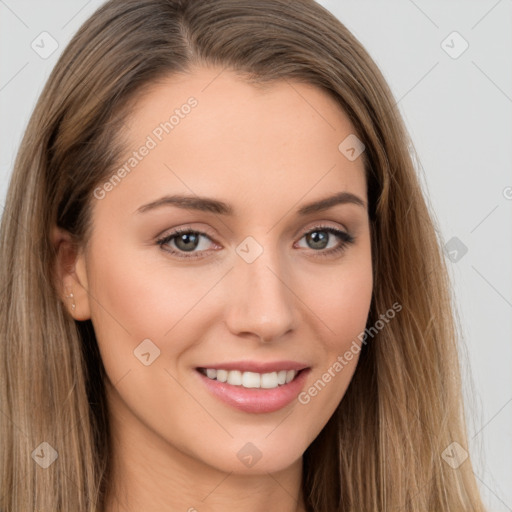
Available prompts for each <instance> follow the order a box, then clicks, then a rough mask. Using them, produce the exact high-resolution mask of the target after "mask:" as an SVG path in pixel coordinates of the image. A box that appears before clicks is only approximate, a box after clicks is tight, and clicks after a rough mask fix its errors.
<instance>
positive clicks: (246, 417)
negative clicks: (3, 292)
mask: <svg viewBox="0 0 512 512" xmlns="http://www.w3.org/2000/svg"><path fill="white" fill-rule="evenodd" d="M219 73H220V74H219ZM190 97H194V98H195V99H196V100H197V105H196V106H195V107H194V108H192V109H190V111H189V109H184V110H186V111H189V113H188V114H186V115H183V117H180V120H179V122H178V123H177V124H176V126H174V128H173V129H172V131H170V132H169V133H164V134H163V136H162V140H158V139H157V138H156V136H155V135H154V129H155V127H157V126H158V125H159V123H161V122H163V121H165V120H168V119H169V116H170V114H172V111H173V110H174V109H175V108H180V106H182V105H183V104H185V103H186V102H187V99H188V98H190ZM184 110H183V111H184ZM183 111H181V112H182V113H183ZM353 133H355V131H354V128H353V126H352V125H351V123H350V122H349V120H348V118H347V116H346V115H345V114H344V113H343V112H342V111H341V109H340V108H339V107H338V105H337V104H336V103H335V101H334V100H333V99H332V98H330V97H329V96H328V95H327V94H326V93H324V92H323V91H321V90H320V89H317V88H315V87H313V86H309V85H306V84H300V83H295V82H287V81H279V82H274V83H272V84H270V85H268V86H267V87H265V88H257V87H255V86H253V85H250V84H248V83H247V82H246V81H244V80H243V79H242V78H241V77H239V76H237V75H235V74H234V73H232V72H230V71H228V70H224V71H222V72H221V70H220V69H215V68H198V69H195V70H194V71H193V72H190V73H188V74H186V75H179V76H173V77H170V78H169V79H168V80H166V81H165V82H162V83H160V84H157V85H155V87H154V88H153V89H152V90H151V91H150V92H149V93H147V94H146V95H144V96H142V97H140V98H139V101H138V102H137V105H136V108H135V109H134V110H133V112H132V117H131V122H130V123H129V126H128V127H127V136H128V140H130V141H131V147H132V150H133V151H135V150H137V149H138V148H140V146H141V145H142V144H144V143H145V141H146V140H147V137H148V135H151V136H152V138H153V139H154V140H155V141H156V142H157V144H156V147H154V148H152V149H151V150H150V151H149V152H148V154H147V155H146V156H145V157H144V158H142V159H141V160H140V162H138V164H137V166H136V167H135V168H133V170H132V171H131V172H130V173H129V174H128V175H126V176H125V177H124V178H123V179H122V181H121V182H120V183H118V184H116V185H115V186H114V187H112V188H111V189H110V190H108V192H107V193H105V194H104V197H102V198H101V199H96V198H93V199H92V201H93V205H92V206H93V210H92V212H93V226H94V229H93V234H92V238H91V240H90V242H89V244H88V245H87V246H86V247H84V248H83V250H80V251H79V252H77V253H74V252H73V251H71V250H70V249H69V248H70V246H69V240H70V239H69V236H68V234H67V233H65V232H64V231H62V230H59V229H55V230H54V233H53V241H54V243H55V245H56V246H58V247H59V248H60V251H59V259H58V263H59V271H60V277H61V286H62V290H63V300H65V301H66V304H67V305H68V306H69V312H70V313H71V314H72V315H73V316H74V318H75V319H76V320H86V319H91V320H92V323H93V325H94V329H95V332H96V336H97V340H98V345H99V348H100V352H101V357H102V360H103V362H104V366H105V369H106V372H107V375H108V381H107V383H106V386H107V397H108V403H109V411H110V416H111V423H112V431H113V438H114V446H113V450H114V457H113V465H114V477H113V482H112V489H111V492H110V494H109V496H108V500H107V504H106V508H105V511H106V512H117V511H130V512H131V511H138V512H149V511H151V512H153V511H157V510H158V511H160V510H166V511H171V510H172V511H184V512H185V511H189V512H193V511H194V510H197V511H198V512H208V511H217V512H218V511H222V512H229V511H235V510H245V511H248V512H251V511H253V512H259V511H261V510H265V511H267V512H277V511H279V512H292V511H294V512H298V511H305V510H306V509H305V507H304V501H303V498H302V495H301V491H300V489H301V478H302V455H303V453H304V451H305V450H306V449H307V448H308V446H309V445H310V444H311V442H312V441H313V440H314V439H315V437H316V436H317V435H318V434H319V432H320V431H321V430H322V428H323V427H324V426H325V424H326V423H327V421H328V420H329V418H330V417H331V415H332V414H333V412H334V410H335V409H336V407H337V405H338V404H339V402H340V401H341V400H342V398H343V396H344V394H345V392H346V389H347V387H348V385H349V383H350V380H351V378H352V376H353V373H354V371H355V368H356V364H357V360H358V354H357V353H356V354H355V355H354V357H353V358H352V359H351V360H350V361H347V362H346V364H345V365H344V367H343V369H342V371H338V372H334V373H333V371H332V367H333V364H334V363H335V362H336V361H337V358H338V356H340V355H343V354H344V353H345V352H346V351H347V350H349V348H350V347H351V346H352V344H353V342H354V340H356V339H357V336H358V335H359V334H360V333H361V332H362V331H364V329H365V325H366V320H367V315H368V312H369V308H370V302H371V294H372V287H373V282H372V264H371V244H370V227H369V220H368V212H367V208H366V204H367V195H366V180H365V174H364V167H363V161H362V158H357V159H355V160H354V161H350V160H349V159H347V158H346V157H345V155H344V154H342V153H341V152H340V150H339V149H338V145H339V144H340V142H341V141H343V140H344V139H345V138H346V137H347V136H348V135H350V134H353ZM152 134H153V135H152ZM129 156H130V155H127V158H129ZM106 188H109V187H106ZM103 190H105V189H103ZM343 191H345V192H350V193H352V194H354V195H355V196H357V197H359V198H360V199H361V200H362V201H363V203H364V205H363V206H361V205H358V204H354V203H343V204H336V205H335V206H332V207H331V208H329V209H327V210H324V211H318V212H316V213H315V212H313V213H308V214H307V215H299V214H298V209H299V208H301V207H302V206H304V205H306V204H309V203H311V202H314V201H318V200H320V199H323V198H326V197H328V196H331V195H333V194H335V193H337V192H343ZM173 194H183V195H189V196H192V197H196V196H207V197H210V198H215V199H218V200H221V201H223V202H225V203H227V204H229V205H231V207H232V208H233V215H232V216H229V215H222V214H220V213H216V212H206V211H195V210H193V209H188V210H187V209H183V208H179V207H177V206H175V205H174V206H172V205H166V206H161V207H159V208H155V209H150V210H147V211H145V212H138V209H139V208H140V207H141V206H142V205H146V204H148V203H151V202H152V201H155V200H157V199H159V198H161V197H162V196H164V195H173ZM319 225H320V226H322V228H325V227H329V228H335V229H338V230H340V231H343V232H348V233H349V234H350V235H352V236H353V237H354V242H353V243H347V244H346V245H345V246H344V248H343V249H342V250H341V251H340V252H338V253H332V252H331V253H330V254H328V253H329V251H330V250H331V249H334V248H336V247H338V246H341V245H342V244H344V241H343V239H341V238H339V237H338V236H337V235H335V234H332V233H329V232H327V231H325V230H322V229H316V230H315V229H313V228H316V227H317V226H319ZM179 227H183V228H188V229H189V230H191V231H199V232H201V233H205V235H202V236H200V237H199V243H198V244H197V246H196V247H194V248H193V249H192V250H190V251H187V247H189V248H190V247H192V246H193V245H194V244H193V243H191V242H190V238H189V241H188V245H187V244H186V243H181V244H179V242H178V240H179V238H180V237H175V238H174V240H173V241H169V242H167V243H166V245H164V246H162V247H161V246H160V245H158V244H157V240H158V239H159V238H162V237H163V236H164V235H167V234H171V233H172V232H173V230H174V229H175V228H179ZM312 231H316V232H317V233H318V235H320V236H322V237H323V238H322V240H325V244H324V246H321V245H320V243H319V238H316V239H315V238H313V237H312V236H311V235H308V233H311V232H312ZM248 236H250V237H252V238H253V239H254V240H255V241H256V242H257V244H258V246H259V247H261V248H262V250H263V252H262V253H261V254H260V255H259V256H258V257H257V258H256V259H255V260H254V261H252V262H251V263H248V262H247V261H246V260H245V259H244V258H243V257H241V254H242V253H241V252H240V253H239V252H237V247H239V246H240V244H241V243H242V242H243V241H244V240H245V239H246V237H248ZM182 240H183V239H182ZM315 240H316V242H315ZM251 243H252V242H251ZM242 247H249V246H244V245H243V244H242ZM255 247H257V246H256V245H253V246H250V250H251V251H252V250H255V249H254V248H255ZM166 249H167V250H171V251H172V250H174V251H176V252H178V253H179V254H181V256H182V257H180V256H179V255H172V254H171V253H169V252H167V251H166ZM322 254H324V256H322ZM191 255H194V256H195V255H200V257H198V258H192V257H191ZM187 258H188V259H187ZM69 268H72V270H71V271H70V270H69ZM70 290H72V292H73V294H74V301H75V304H76V307H75V309H72V308H71V302H70V300H69V298H66V297H65V294H66V291H67V292H68V293H69V291H70ZM145 339H150V340H151V343H153V345H154V346H155V347H157V348H158V350H159V351H160V353H159V356H158V357H156V358H155V359H154V360H153V361H152V362H151V364H149V365H145V364H143V363H142V362H141V360H140V359H139V358H138V357H135V355H134V350H135V351H136V349H137V347H138V346H139V345H140V344H141V342H142V341H143V340H145ZM359 345H360V343H359ZM148 346H149V347H152V345H148ZM150 350H153V349H150ZM146 353H147V350H146ZM151 354H154V352H151ZM145 357H146V359H147V358H148V357H149V356H145ZM152 357H153V355H151V358H152ZM241 360H243V361H264V362H268V361H272V362H274V361H278V360H293V361H300V362H305V363H307V366H308V367H309V368H310V373H309V374H308V375H307V380H306V383H305V385H304V387H303V390H305V391H307V390H308V389H310V388H311V387H312V386H313V385H314V383H315V382H317V381H318V380H319V379H320V380H322V379H323V381H324V382H326V378H325V377H322V376H323V375H324V374H325V373H326V372H328V370H329V368H331V379H330V382H327V383H326V384H325V386H324V387H322V388H321V389H320V391H318V390H317V393H314V392H313V393H311V394H309V395H308V396H309V398H310V399H309V401H307V403H301V402H300V401H298V400H297V399H295V400H293V401H292V402H291V403H290V404H288V405H286V406H285V407H283V408H282V409H279V410H277V411H274V412H268V413H248V412H245V411H241V410H239V409H237V408H235V407H233V406H230V405H228V404H226V403H224V402H222V401H220V400H219V399H218V398H217V397H216V396H213V395H212V394H211V392H210V391H209V390H208V389H207V387H206V386H205V385H204V382H203V378H202V377H201V376H200V375H199V374H198V371H197V370H196V368H197V367H199V366H205V367H208V363H211V364H213V363H217V362H229V361H241ZM305 401H306V400H303V402H305ZM249 442H250V443H252V445H254V446H255V447H256V449H257V452H255V453H259V454H260V455H261V458H260V459H259V460H258V461H257V462H256V463H255V464H254V465H252V466H251V467H249V466H248V465H246V464H244V463H243V462H242V461H241V459H240V458H239V457H238V456H237V454H239V452H240V450H241V449H242V447H244V446H246V445H247V443H249ZM251 449H253V450H254V448H251Z"/></svg>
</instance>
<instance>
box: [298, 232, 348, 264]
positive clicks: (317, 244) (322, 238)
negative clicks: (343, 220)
mask: <svg viewBox="0 0 512 512" xmlns="http://www.w3.org/2000/svg"><path fill="white" fill-rule="evenodd" d="M333 235H334V236H335V237H337V238H338V240H339V242H338V244H337V245H335V246H334V247H333V246H331V247H330V248H328V250H324V249H326V248H327V247H328V245H329V242H330V241H331V239H332V238H333ZM302 238H305V239H306V243H308V244H309V247H311V248H313V249H314V253H315V254H314V255H313V256H314V257H317V256H318V257H329V256H335V255H337V254H339V253H341V252H342V251H344V250H345V249H346V248H347V247H348V246H349V245H350V244H353V243H354V241H355V238H354V237H353V236H352V235H350V234H349V233H347V232H345V231H341V230H340V229H336V228H333V227H332V226H315V227H314V228H313V229H310V230H309V231H307V232H306V233H304V235H302ZM302 238H301V240H302Z"/></svg>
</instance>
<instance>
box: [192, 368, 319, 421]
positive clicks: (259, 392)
mask: <svg viewBox="0 0 512 512" xmlns="http://www.w3.org/2000/svg"><path fill="white" fill-rule="evenodd" d="M195 371H196V373H197V374H198V375H199V376H200V377H201V379H202V381H203V382H204V384H205V385H206V387H207V388H208V390H209V391H210V392H211V393H212V394H213V395H215V396H216V397H217V398H219V399H220V400H222V401H223V402H224V403H226V404H228V405H230V406H232V407H235V408H237V409H239V410H241V411H244V412H249V413H265V412H274V411H278V410H279V409H282V408H283V407H286V406H287V405H288V404H289V403H291V402H292V401H293V400H294V399H295V398H297V396H298V395H299V393H300V392H301V389H302V388H303V387H304V383H305V381H306V378H307V375H308V373H309V371H310V369H309V368H306V369H304V370H301V371H300V372H299V373H298V374H297V376H296V377H295V379H293V380H292V381H291V382H289V383H288V384H283V385H282V386H278V387H277V388H273V389H263V388H244V387H243V386H233V385H232V384H228V383H227V382H219V381H218V380H213V379H210V378H208V377H207V376H206V375H203V374H202V373H201V372H200V371H199V370H195Z"/></svg>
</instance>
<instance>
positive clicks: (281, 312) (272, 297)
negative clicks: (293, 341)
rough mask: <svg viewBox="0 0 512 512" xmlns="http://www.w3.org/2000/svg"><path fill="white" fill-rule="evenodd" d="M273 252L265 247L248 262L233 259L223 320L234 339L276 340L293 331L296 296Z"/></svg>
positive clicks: (286, 274) (295, 317)
mask: <svg viewBox="0 0 512 512" xmlns="http://www.w3.org/2000/svg"><path fill="white" fill-rule="evenodd" d="M289 274H290V273H289V272H286V271H283V268H282V265H280V263H279V258H278V257H277V255H276V252H275V251H271V250H270V249H267V248H265V249H264V251H263V253H262V254H261V255H260V256H259V257H258V258H256V260H254V261H253V262H252V263H248V262H247V261H245V260H244V259H243V258H241V257H238V256H237V257H236V260H235V268H234V269H233V270H232V272H231V276H230V283H229V286H230V287H231V288H232V290H231V292H230V293H229V306H228V307H227V308H226V310H225V311H226V313H225V321H226V324H227V327H228V328H229V330H230V332H232V333H233V334H234V335H236V336H244V337H250V336H253V337H255V338H257V339H258V340H260V341H262V342H270V341H278V340H279V339H280V338H282V337H283V336H284V335H285V334H286V333H288V332H289V331H291V330H294V329H296V327H297V320H298V312H297V309H296V304H297V302H296V301H297V296H296V294H294V292H293V289H292V286H291V283H289V282H288V281H290V279H289V277H288V276H289Z"/></svg>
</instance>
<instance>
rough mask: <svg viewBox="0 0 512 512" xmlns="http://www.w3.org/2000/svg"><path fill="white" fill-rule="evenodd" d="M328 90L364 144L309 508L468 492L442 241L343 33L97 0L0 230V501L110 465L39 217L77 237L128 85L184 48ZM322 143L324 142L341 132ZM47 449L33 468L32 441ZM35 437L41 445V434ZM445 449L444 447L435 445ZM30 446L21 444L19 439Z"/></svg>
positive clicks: (204, 6)
mask: <svg viewBox="0 0 512 512" xmlns="http://www.w3.org/2000/svg"><path fill="white" fill-rule="evenodd" d="M196 64H198V65H201V64H204V65H216V66H220V67H222V68H229V69H231V70H235V71H237V72H239V73H240V74H241V75H243V76H244V77H245V78H246V79H247V80H248V81H250V82H252V83H263V82H271V81H274V80H290V81H293V80H296V81H301V82H305V83H309V84H312V85H315V86H317V87H319V88H321V89H323V90H324V91H327V92H328V93H329V94H330V95H332V97H333V98H334V99H335V100H336V101H337V102H338V103H339V104H340V106H341V107H342V108H343V110H344V111H345V113H346V114H347V115H348V117H349V118H350V120H351V122H352V124H353V126H354V127H355V129H356V132H357V134H358V137H359V138H360V139H361V140H362V141H364V144H365V146H366V148H365V152H364V158H365V170H366V177H367V184H368V201H369V207H370V219H371V237H372V249H373V251H372V257H373V272H374V295H373V298H372V304H371V309H370V314H369V317H368V326H373V325H374V324H375V323H376V322H377V321H378V320H379V315H380V314H382V313H384V312H385V311H386V310H388V309H389V308H390V306H391V305H392V304H394V303H396V302H398V303H399V304H400V305H401V306H402V309H401V311H400V313H399V314H397V315H396V317H395V318H394V319H393V320H392V321H390V322H389V323H388V324H387V325H386V327H385V328H384V329H381V330H380V331H379V332H378V333H377V334H376V335H375V336H374V337H373V338H372V339H371V340H369V341H368V343H365V344H363V346H362V350H361V353H360V359H359V363H358V366H357V369H356V371H355V374H354V376H353V379H352V381H351V383H350V386H349V388H348V390H347V392H346V394H345V396H344V398H343V400H342V401H341V403H340V404H339V406H338V408H337V410H336V411H335V413H334V414H333V416H332V417H331V418H330V420H329V422H328V423H327V424H326V426H325V428H324V429H323V430H322V431H321V432H320V434H319V435H318V437H317V438H316V439H315V440H314V441H313V443H312V444H311V445H310V446H309V448H308V449H307V450H306V452H305V453H304V457H303V484H302V486H303V494H304V498H305V502H306V505H307V508H308V510H309V511H312V512H313V511H314V512H334V511H339V512H342V511H343V512H345V511H356V510H357V511H365V512H383V511H391V510H393V511H401V510H407V511H408V512H420V511H422V512H423V511H434V510H435V511H436V512H448V511H450V512H452V511H454V510H457V511H463V510H464V511H470V510H471V511H483V510H484V507H483V505H482V502H481V499H480V496H479V492H478V488H477V485H476V482H475V478H474V475H473V471H472V466H471V462H470V461H471V459H470V458H468V459H466V460H465V461H464V462H463V463H462V464H461V465H459V466H458V467H452V465H449V464H447V462H445V460H444V459H443V456H442V455H443V452H444V451H445V450H446V449H447V448H448V449H450V448H449V447H450V446H451V443H453V442H457V443H458V444H459V445H460V446H461V447H467V439H466V430H465V428H466V427H465V422H464V408H463V401H462V393H461V382H460V367H459V360H458V348H457V326H456V323H455V320H454V316H455V314H454V306H453V304H452V298H451V293H450V282H449V276H448V272H447V269H446V266H445V260H444V257H443V254H442V251H441V249H440V241H439V239H438V237H437V234H436V225H435V222H434V220H433V216H432V214H431V213H429V209H428V207H427V204H426V200H425V198H424V196H423V192H422V190H421V187H420V185H419V182H418V178H417V175H416V171H415V166H414V161H413V156H412V154H413V149H412V144H411V142H410V140H409V138H408V135H407V132H406V130H405V128H404V125H403V122H402V119H401V117H400V114H399V112H398V109H397V106H396V104H395V101H394V99H393V96H392V94H391V92H390V90H389V88H388V86H387V84H386V82H385V80H384V78H383V76H382V74H381V73H380V71H379V70H378V68H377V67H376V65H375V63H374V62H373V61H372V59H371V58H370V56H369V55H368V53H367V52H366V51H365V49H364V48H363V47H362V45H361V44H360V43H359V42H358V41H357V39H356V38H355V37H354V36H353V35H352V34H351V33H350V32H349V31H348V30H347V29H346V28H345V26H344V25H343V24H342V23H341V22H340V21H339V20H337V19H336V18H335V17H334V16H333V15H332V14H330V13H329V12H328V11H327V10H325V9H324V8H322V7H321V6H319V5H318V4H316V3H314V2H313V1H308V0H294V1H293V2H292V1H289V0H258V1H257V2H250V1H244V0H209V1H194V0H190V1H187V0H110V1H108V2H107V3H106V4H104V5H103V6H102V7H100V8H99V9H98V10H97V11H96V12H95V13H94V14H93V15H92V16H91V18H89V19H88V20H87V21H86V22H85V23H84V24H83V26H82V27H81V28H80V30H79V31H78V33H77V34H76V35H75V36H74V38H73V39H72V41H71V42H70V43H69V45H68V46H67V47H66V49H65V50H64V52H63V53H62V55H61V57H60V59H59V61H58V62H57V64H56V66H55V68H54V69H53V72H52V74H51V76H50V77H49V79H48V82H47V84H46V86H45V88H44V90H43V92H42V94H41V97H40V98H39V101H38V103H37V105H36V108H35V110H34V113H33V115H32V117H31V119H30V122H29V125H28V127H27V130H26V133H25V136H24V138H23V141H22V144H21V147H20V149H19V153H18V155H17V158H16V161H15V166H14V172H13V174H12V178H11V182H10V184H9V190H8V195H7V202H6V205H5V212H4V214H3V217H2V224H1V232H0V240H1V248H0V251H1V253H0V257H1V264H0V290H2V295H1V297H0V304H1V307H0V330H1V331H0V332H1V338H0V408H1V411H0V412H1V413H2V414H0V439H1V440H0V485H1V489H0V509H1V510H3V511H5V512H7V511H9V512H28V511H36V510H48V511H50V510H51V511H66V512H67V511H73V512H86V511H87V512H92V511H98V510H102V507H103V503H104V497H105V492H106V489H107V488H108V485H109V477H110V465H109V456H110V438H109V424H108V416H107V405H106V400H105V393H104V387H103V379H104V378H105V373H104V368H103V365H102V362H101V358H100V356H99V353H98V348H97V344H96V339H95V335H94V330H93V327H92V324H91V322H90V321H83V322H77V321H75V320H74V319H73V318H72V317H71V316H70V315H69V314H68V313H67V311H66V308H65V306H64V304H63V302H62V300H61V299H60V295H59V293H58V290H57V287H56V285H55V280H54V267H55V250H54V248H53V246H52V244H51V242H50V234H51V229H52V227H53V226H55V225H57V226H60V227H61V228H64V229H66V230H67V231H69V232H70V233H71V234H72V235H73V237H74V239H75V240H76V243H77V244H79V245H80V244H84V243H86V241H87V239H88V236H89V235H90V230H91V229H92V227H91V225H90V207H91V202H92V200H93V198H92V193H93V190H94V188H95V186H97V185H98V184H100V183H102V182H104V181H105V180H106V179H108V177H109V176H111V175H112V172H113V171H114V170H115V168H116V166H117V164H118V160H119V158H120V155H121V154H122V153H123V151H124V149H125V148H124V145H123V144H124V142H123V139H122V134H123V130H122V127H123V121H124V120H126V116H127V115H128V114H129V113H130V104H131V101H132V100H133V99H135V98H136V97H137V95H139V94H140V93H141V92H142V90H143V88H145V87H147V86H150V85H151V84H154V83H155V82H156V81H158V80H160V79H163V78H165V77H167V76H170V75H172V74H173V73H177V72H186V71H187V70H189V69H191V66H193V65H196ZM340 142H341V141H340ZM42 442H47V443H48V444H49V445H50V446H51V447H53V449H55V451H56V453H57V454H58V463H57V464H52V465H50V466H49V467H48V468H46V469H43V468H41V467H40V465H38V464H36V463H35V462H34V460H35V459H34V460H33V458H34V455H33V454H34V450H36V449H37V450H43V452H41V453H47V454H48V453H53V452H51V450H50V448H49V447H48V446H47V445H42V446H41V443H42ZM45 449H46V450H47V451H46V452H44V450H45ZM452 450H453V448H452ZM38 453H39V452H36V454H35V456H37V454H38Z"/></svg>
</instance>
